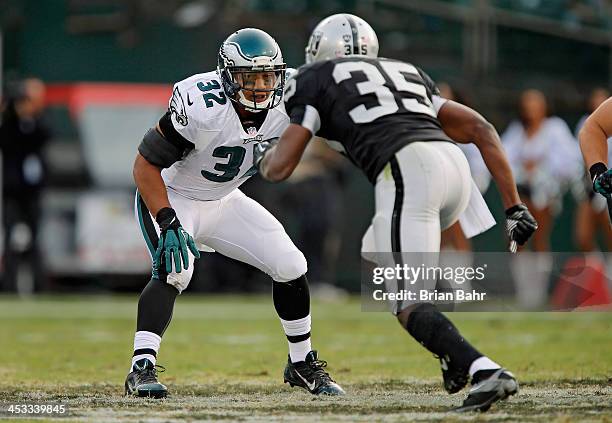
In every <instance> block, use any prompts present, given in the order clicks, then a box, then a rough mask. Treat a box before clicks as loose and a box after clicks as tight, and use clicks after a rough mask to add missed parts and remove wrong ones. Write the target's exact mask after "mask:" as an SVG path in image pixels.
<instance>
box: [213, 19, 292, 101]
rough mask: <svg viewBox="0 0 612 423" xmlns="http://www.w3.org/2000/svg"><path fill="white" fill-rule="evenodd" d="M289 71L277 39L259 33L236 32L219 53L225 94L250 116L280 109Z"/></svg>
mask: <svg viewBox="0 0 612 423" xmlns="http://www.w3.org/2000/svg"><path fill="white" fill-rule="evenodd" d="M286 67H287V65H286V64H285V62H283V55H282V53H281V50H280V47H279V46H278V44H277V43H276V41H275V40H274V38H272V37H271V36H270V35H268V34H267V33H266V32H264V31H262V30H260V29H256V28H244V29H241V30H239V31H236V32H234V33H233V34H232V35H230V36H229V37H227V39H226V40H225V41H224V42H223V44H221V48H220V49H219V57H218V67H217V72H218V73H219V76H220V77H221V81H222V83H223V89H224V91H225V94H227V96H228V97H229V98H230V99H231V100H232V101H234V102H238V103H240V104H241V105H242V106H244V107H245V108H246V109H248V110H249V111H251V112H259V111H261V110H265V109H272V108H274V107H276V106H278V104H279V103H280V101H281V99H282V95H283V88H284V86H285V69H286ZM258 79H259V80H260V82H256V81H257V80H258ZM261 81H263V82H261ZM257 84H260V85H259V86H257ZM262 85H263V86H262Z"/></svg>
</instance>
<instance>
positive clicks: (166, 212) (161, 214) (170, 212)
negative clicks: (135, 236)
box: [155, 207, 178, 230]
mask: <svg viewBox="0 0 612 423" xmlns="http://www.w3.org/2000/svg"><path fill="white" fill-rule="evenodd" d="M175 219H176V212H175V211H174V209H173V208H171V207H164V208H162V209H159V211H158V212H157V214H156V215H155V220H156V221H157V224H158V225H159V227H160V229H162V230H164V229H166V228H168V226H170V224H171V223H172V222H173V221H174V220H175ZM176 220H178V219H176Z"/></svg>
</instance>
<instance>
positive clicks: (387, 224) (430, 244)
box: [362, 141, 472, 313]
mask: <svg viewBox="0 0 612 423" xmlns="http://www.w3.org/2000/svg"><path fill="white" fill-rule="evenodd" d="M471 190H472V177H471V175H470V167H469V164H468V162H467V159H466V158H465V155H464V154H463V153H462V152H461V150H460V149H459V147H457V146H456V145H455V144H452V143H450V142H441V141H440V142H414V143H411V144H408V145H406V146H405V147H403V148H402V149H401V150H399V151H398V152H397V153H396V154H395V156H394V157H393V158H392V159H391V160H390V162H389V163H388V164H387V166H386V167H385V168H384V169H383V171H382V172H381V173H380V174H379V175H378V177H377V180H376V186H375V195H376V212H375V215H374V218H373V219H372V224H371V225H370V227H369V228H368V230H367V231H366V234H365V235H364V237H363V240H362V253H371V252H374V253H383V254H380V255H376V254H375V255H374V256H372V255H367V254H366V255H364V257H370V260H372V261H375V262H377V264H378V265H379V266H387V267H392V266H394V265H395V264H397V263H396V261H397V257H396V259H394V258H393V257H392V256H391V254H385V253H390V252H402V253H419V252H421V253H428V254H423V255H418V254H403V255H402V261H403V263H402V264H408V265H412V266H414V267H418V266H420V265H422V264H425V265H428V266H436V265H437V260H438V256H437V253H439V251H440V232H441V231H442V230H444V229H446V228H448V227H449V226H451V225H452V224H453V223H455V222H456V221H457V220H458V219H459V215H460V214H461V213H462V212H463V211H464V210H465V209H466V207H467V205H468V202H469V199H470V193H471ZM432 253H433V254H432ZM372 257H373V258H372ZM404 284H405V281H401V280H400V281H387V284H386V285H387V292H398V291H399V290H401V289H403V287H404V286H405V285H404ZM428 284H430V285H431V284H433V285H435V281H426V282H425V286H423V287H424V288H428V289H432V288H433V285H432V286H429V285H428ZM391 305H392V311H393V312H394V313H398V312H399V311H401V310H402V309H403V308H405V307H406V306H408V305H409V302H401V301H400V302H397V303H395V304H391Z"/></svg>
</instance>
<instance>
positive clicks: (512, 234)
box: [506, 204, 538, 245]
mask: <svg viewBox="0 0 612 423" xmlns="http://www.w3.org/2000/svg"><path fill="white" fill-rule="evenodd" d="M536 229H538V222H536V220H535V219H534V217H533V216H532V215H531V213H529V210H528V209H527V206H525V205H524V204H517V205H516V206H512V207H510V208H509V209H508V210H506V231H507V232H508V237H509V238H510V241H515V242H516V243H517V244H519V245H523V244H524V243H526V242H527V240H528V239H529V237H531V235H532V234H533V233H534V232H535V230H536Z"/></svg>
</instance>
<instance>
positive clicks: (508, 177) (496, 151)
mask: <svg viewBox="0 0 612 423" xmlns="http://www.w3.org/2000/svg"><path fill="white" fill-rule="evenodd" d="M438 120H439V121H440V123H441V124H442V129H444V132H446V135H448V136H449V137H450V138H451V139H453V140H454V141H457V142H460V143H463V144H469V143H474V144H476V146H477V147H478V150H480V154H481V155H482V158H483V159H484V161H485V164H486V165H487V168H488V169H489V172H491V175H492V176H493V179H494V180H495V183H496V184H497V186H498V188H499V190H500V192H501V196H502V202H503V203H504V207H505V208H506V209H508V208H510V207H512V206H515V205H517V204H520V203H521V199H520V197H519V194H518V191H517V189H516V184H515V182H514V176H513V175H512V169H511V168H510V163H509V162H508V158H507V157H506V152H505V151H504V148H503V146H502V143H501V140H500V139H499V135H498V134H497V131H496V130H495V127H494V126H493V125H491V124H490V123H489V122H488V121H487V120H486V119H485V118H484V117H483V116H482V115H481V114H480V113H478V112H476V111H475V110H473V109H470V108H469V107H466V106H464V105H462V104H459V103H457V102H454V101H451V100H448V101H446V102H445V103H444V104H443V105H442V107H441V108H440V110H439V111H438Z"/></svg>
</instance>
